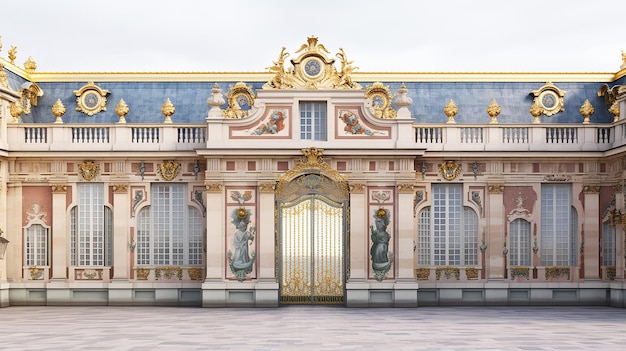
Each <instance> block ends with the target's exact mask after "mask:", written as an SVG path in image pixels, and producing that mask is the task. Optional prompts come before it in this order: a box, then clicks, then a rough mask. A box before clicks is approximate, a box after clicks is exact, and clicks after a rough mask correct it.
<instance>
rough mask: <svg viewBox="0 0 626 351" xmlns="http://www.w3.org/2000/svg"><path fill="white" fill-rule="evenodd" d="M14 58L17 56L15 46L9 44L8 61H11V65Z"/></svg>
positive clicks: (13, 62)
mask: <svg viewBox="0 0 626 351" xmlns="http://www.w3.org/2000/svg"><path fill="white" fill-rule="evenodd" d="M16 58H17V48H16V47H15V46H11V48H10V49H9V61H11V64H12V65H14V64H15V59H16Z"/></svg>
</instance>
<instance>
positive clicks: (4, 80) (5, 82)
mask: <svg viewBox="0 0 626 351" xmlns="http://www.w3.org/2000/svg"><path fill="white" fill-rule="evenodd" d="M0 87H5V88H8V87H9V78H8V77H7V72H5V71H4V65H3V64H2V62H0Z"/></svg>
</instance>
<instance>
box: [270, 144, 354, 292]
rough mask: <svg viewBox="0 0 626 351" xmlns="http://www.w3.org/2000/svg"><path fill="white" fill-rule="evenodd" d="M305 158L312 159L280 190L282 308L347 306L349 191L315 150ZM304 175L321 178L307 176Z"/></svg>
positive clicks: (283, 181) (287, 178)
mask: <svg viewBox="0 0 626 351" xmlns="http://www.w3.org/2000/svg"><path fill="white" fill-rule="evenodd" d="M304 153H305V156H306V157H307V158H305V160H303V161H301V162H300V163H299V164H298V165H297V166H296V168H294V169H293V170H291V171H289V172H288V173H287V175H286V176H285V177H284V178H283V179H281V181H279V184H278V186H277V189H276V212H277V216H278V221H277V229H278V230H277V232H278V235H277V238H278V242H277V247H276V252H277V254H278V255H277V267H278V278H279V284H280V302H281V303H283V304H342V303H343V302H344V289H345V279H346V278H345V277H346V256H347V255H346V247H348V245H347V243H346V241H347V235H346V233H347V227H348V225H347V220H346V213H347V208H348V192H347V185H346V183H345V181H344V180H343V178H342V177H341V176H340V175H339V174H337V173H336V172H335V171H333V170H330V169H329V168H328V166H327V165H326V164H325V163H323V162H322V160H321V151H319V150H317V149H314V148H311V149H308V150H304ZM304 170H308V171H312V170H314V171H315V173H305V174H302V171H304ZM320 171H322V172H320ZM298 173H299V175H297V174H298ZM294 174H296V176H295V177H293V176H294ZM325 174H329V175H330V176H327V175H325ZM331 177H332V178H331Z"/></svg>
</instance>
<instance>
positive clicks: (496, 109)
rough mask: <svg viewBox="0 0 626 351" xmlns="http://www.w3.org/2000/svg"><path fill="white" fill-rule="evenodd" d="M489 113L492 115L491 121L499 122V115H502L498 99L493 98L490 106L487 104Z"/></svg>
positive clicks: (493, 122) (492, 122)
mask: <svg viewBox="0 0 626 351" xmlns="http://www.w3.org/2000/svg"><path fill="white" fill-rule="evenodd" d="M487 114H488V115H489V117H491V120H490V121H489V123H491V124H495V123H498V115H500V105H498V103H497V102H496V99H493V100H491V103H490V104H489V106H487Z"/></svg>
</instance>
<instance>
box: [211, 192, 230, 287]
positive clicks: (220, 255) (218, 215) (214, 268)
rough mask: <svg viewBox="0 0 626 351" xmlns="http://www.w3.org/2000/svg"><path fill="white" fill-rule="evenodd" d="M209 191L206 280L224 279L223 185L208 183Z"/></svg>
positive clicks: (224, 229)
mask: <svg viewBox="0 0 626 351" xmlns="http://www.w3.org/2000/svg"><path fill="white" fill-rule="evenodd" d="M206 189H207V195H206V197H207V201H206V203H207V215H206V221H207V235H206V239H207V240H206V279H207V280H214V281H215V280H220V281H222V280H223V279H224V274H225V273H224V272H225V270H224V269H225V260H226V259H225V257H224V247H225V246H224V245H225V233H226V228H225V222H224V216H225V202H224V186H223V184H222V183H216V182H212V183H206Z"/></svg>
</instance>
